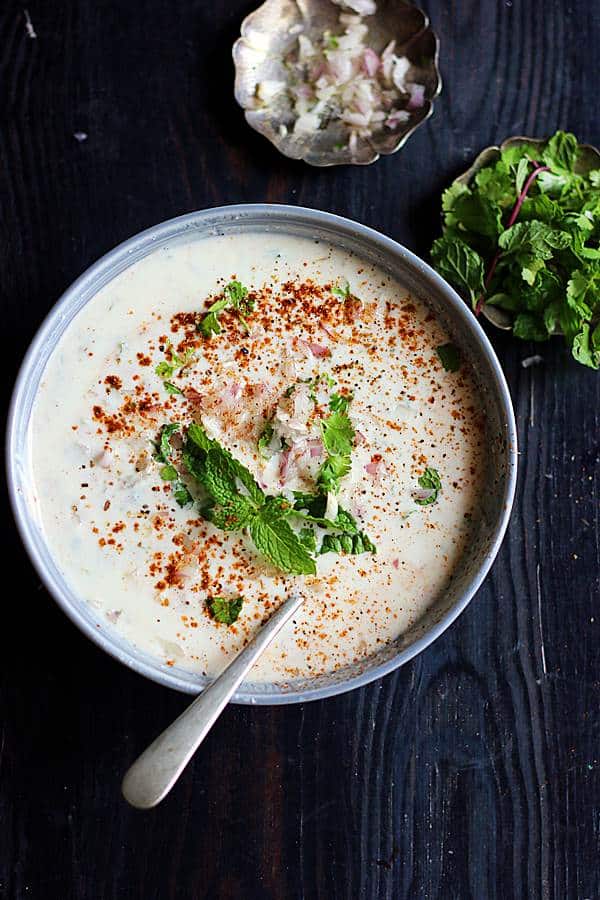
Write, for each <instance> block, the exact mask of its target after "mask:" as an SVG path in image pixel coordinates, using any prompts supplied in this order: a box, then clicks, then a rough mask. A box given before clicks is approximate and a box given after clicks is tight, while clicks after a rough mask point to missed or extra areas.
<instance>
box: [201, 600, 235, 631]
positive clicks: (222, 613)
mask: <svg viewBox="0 0 600 900" xmlns="http://www.w3.org/2000/svg"><path fill="white" fill-rule="evenodd" d="M243 603H244V598H243V597H230V598H227V597H209V598H208V600H207V601H206V606H207V607H208V611H209V613H210V615H211V616H212V618H213V619H214V620H215V622H220V623H221V624H222V625H233V623H234V622H237V620H238V618H239V615H240V613H241V611H242V605H243Z"/></svg>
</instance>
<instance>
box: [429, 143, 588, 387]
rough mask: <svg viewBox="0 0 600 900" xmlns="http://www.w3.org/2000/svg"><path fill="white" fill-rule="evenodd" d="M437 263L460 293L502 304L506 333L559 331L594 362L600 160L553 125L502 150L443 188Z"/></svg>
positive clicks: (541, 335)
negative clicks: (550, 132) (595, 165)
mask: <svg viewBox="0 0 600 900" xmlns="http://www.w3.org/2000/svg"><path fill="white" fill-rule="evenodd" d="M442 208H443V215H444V231H443V237H441V238H439V239H438V240H436V241H435V242H434V244H433V247H432V250H431V256H432V260H433V263H434V265H435V267H436V269H437V270H438V272H439V273H440V274H441V275H442V276H443V277H444V278H446V279H447V280H448V281H449V282H450V283H451V284H452V285H454V287H456V288H457V290H458V291H459V292H460V293H461V294H463V295H464V296H465V297H468V298H469V300H470V301H471V303H472V305H473V308H474V309H475V310H476V312H477V313H479V311H480V310H481V307H482V305H483V304H487V305H491V306H497V307H500V308H501V309H504V310H506V311H507V312H508V313H509V314H510V316H511V317H512V318H513V333H514V335H515V336H516V337H519V338H522V339H524V340H533V341H545V340H547V339H548V338H549V337H550V336H551V335H552V334H554V333H555V332H557V331H562V333H563V334H564V336H565V339H566V341H567V343H568V345H569V347H570V348H571V351H572V353H573V356H574V357H575V359H576V360H577V361H578V362H580V363H583V364H584V365H586V366H590V367H591V368H593V369H598V368H599V367H600V324H598V317H599V315H600V169H596V170H593V171H587V172H584V166H583V165H582V149H581V148H580V146H579V145H578V143H577V139H576V138H575V136H574V135H572V134H567V133H565V132H562V131H558V132H557V133H556V134H555V135H554V136H553V137H552V138H550V139H549V140H548V141H547V142H546V143H545V144H544V145H543V146H542V147H541V148H540V147H539V146H534V145H532V144H527V143H523V144H521V145H519V146H511V147H508V148H506V149H505V150H503V151H502V153H501V155H500V158H499V159H498V161H497V162H495V163H493V164H492V165H488V166H484V167H483V168H482V169H480V170H479V172H478V173H477V175H476V176H475V178H474V180H473V182H472V184H471V185H470V186H467V185H464V184H461V183H459V182H455V183H454V184H452V185H451V186H450V187H449V188H448V189H447V190H446V191H445V192H444V194H443V196H442Z"/></svg>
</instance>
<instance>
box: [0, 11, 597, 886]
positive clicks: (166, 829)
mask: <svg viewBox="0 0 600 900" xmlns="http://www.w3.org/2000/svg"><path fill="white" fill-rule="evenodd" d="M251 8H252V4H251V3H250V2H238V0H235V2H234V0H229V2H225V0H219V2H214V3H206V2H202V0H178V2H177V3H164V2H162V3H161V2H158V0H138V2H136V3H123V2H118V0H94V2H92V0H79V2H76V0H53V2H52V3H47V2H43V0H29V6H28V9H29V14H30V17H31V21H32V23H33V27H34V29H35V32H36V34H37V37H36V38H35V39H32V38H30V37H29V36H28V34H27V30H26V28H25V19H24V13H23V7H22V5H21V3H17V2H15V0H4V2H3V3H2V4H1V5H0V262H1V268H0V284H1V293H2V309H3V317H2V318H3V328H4V335H5V338H4V342H3V343H4V347H3V358H4V371H5V377H4V378H3V379H2V392H3V399H4V400H8V395H9V392H10V388H11V384H12V378H13V376H14V373H15V372H16V368H17V366H18V363H19V361H20V359H21V357H22V354H23V352H24V349H25V347H26V345H27V343H28V341H29V339H30V338H31V336H32V335H33V333H34V331H35V329H36V327H37V325H38V324H39V322H40V320H41V318H42V317H43V315H44V314H45V312H46V311H47V310H48V309H49V308H50V306H51V305H52V303H54V301H55V300H56V298H57V297H58V296H59V295H60V293H61V292H62V291H63V290H64V289H65V288H66V287H67V286H68V285H69V283H70V282H71V281H72V280H73V279H74V278H75V277H76V276H77V275H79V274H80V273H81V272H82V271H83V270H84V269H85V268H86V267H87V266H88V265H89V264H90V263H91V262H93V261H94V260H95V259H96V258H97V257H98V256H100V255H101V254H102V253H103V252H105V251H106V250H108V249H110V248H111V247H112V246H114V245H115V244H116V243H118V242H119V241H121V240H123V239H124V238H126V237H128V236H130V235H132V234H134V233H135V232H137V231H139V230H140V229H142V228H145V227H146V226H149V225H151V224H153V223H155V222H158V221H160V220H162V219H166V218H168V217H170V216H174V215H177V214H180V213H184V212H186V211H188V210H192V209H196V208H199V207H204V206H208V205H215V204H220V203H228V202H235V201H258V200H271V201H282V202H289V203H297V204H303V205H306V206H313V207H319V208H323V209H327V210H331V211H333V212H338V213H342V214H344V215H348V216H350V217H352V218H355V219H358V220H360V221H362V222H364V223H366V224H368V225H372V226H374V227H375V228H378V229H380V230H382V231H384V232H386V233H388V234H390V235H392V236H393V237H395V238H397V239H398V240H400V241H401V242H402V243H404V244H406V245H407V246H408V247H410V248H411V249H414V250H416V251H417V252H418V253H420V254H422V255H424V254H426V253H427V250H428V248H429V246H430V244H431V240H432V238H433V236H434V235H435V233H436V230H437V228H438V215H439V194H440V190H441V189H442V187H443V186H444V185H445V184H446V183H447V182H448V180H449V179H450V178H451V177H453V176H454V175H455V174H457V173H458V172H459V171H460V170H461V169H462V168H465V164H466V163H467V162H468V161H469V160H471V158H472V157H473V155H474V154H475V153H476V152H477V151H478V150H479V149H480V148H481V147H483V146H485V145H487V144H490V143H492V142H495V141H498V140H501V139H503V138H504V137H506V136H508V135H510V134H514V133H529V134H532V135H537V136H543V135H546V134H548V133H550V132H552V131H553V130H554V129H555V128H556V127H558V126H561V127H568V128H571V129H572V130H574V131H575V132H576V133H577V134H578V135H579V137H580V138H581V139H583V140H587V141H590V142H592V143H596V144H600V131H599V130H598V129H599V120H598V99H597V90H598V84H597V61H598V58H600V19H599V17H598V15H597V8H596V4H594V3H590V2H588V0H570V2H569V3H564V2H560V0H546V2H542V0H529V2H524V0H513V2H503V0H461V2H460V3H459V2H457V0H450V2H448V0H428V3H427V9H428V12H429V13H430V15H431V18H432V21H433V23H434V26H435V27H436V29H437V30H438V32H439V34H440V36H441V39H442V71H443V76H444V81H445V86H444V91H443V94H442V97H441V98H440V100H439V102H438V104H437V107H436V112H435V116H434V118H433V119H432V120H431V121H430V122H429V123H428V124H427V125H426V126H425V127H423V128H422V129H421V130H419V131H418V132H417V133H416V134H415V135H414V137H413V138H411V140H410V141H409V143H408V145H407V146H406V148H405V149H404V150H403V151H401V152H400V153H399V154H398V155H397V156H395V157H392V158H389V159H385V160H381V161H380V162H378V163H377V164H375V165H374V166H370V167H367V168H365V169H359V168H357V169H353V170H350V169H339V170H328V171H317V170H312V169H310V168H308V167H306V166H304V165H303V164H301V163H293V162H290V161H287V160H285V159H283V158H282V157H280V156H278V155H277V153H276V152H275V151H274V150H273V149H272V148H271V147H270V145H269V144H268V143H266V142H265V141H264V139H262V138H260V137H259V136H257V135H255V134H254V133H253V132H251V131H250V130H249V129H248V128H247V126H246V125H245V123H244V121H243V118H242V115H241V113H240V112H239V110H237V108H236V107H235V104H234V102H233V100H232V91H231V88H232V67H231V62H230V46H231V43H232V41H233V39H234V37H235V36H236V31H237V30H238V28H239V23H240V20H241V18H242V17H243V15H245V14H246V13H247V12H249V11H250V9H251ZM75 132H85V133H87V135H88V138H87V140H85V141H84V142H78V141H77V140H76V139H75V138H74V133H75ZM490 336H491V338H492V340H493V342H494V345H495V347H496V349H497V351H498V354H499V356H500V359H501V361H502V364H503V366H504V369H505V371H506V373H507V375H508V378H509V382H510V387H511V392H512V395H513V398H514V401H515V407H516V413H517V418H518V425H519V437H520V447H521V470H520V476H519V486H518V494H517V503H516V507H515V511H514V515H513V519H512V523H511V527H510V531H509V535H508V537H507V539H506V541H505V544H504V547H503V549H502V552H501V554H500V557H499V559H498V561H497V563H496V565H495V567H494V569H493V572H492V574H491V576H490V577H489V578H488V579H487V581H486V583H485V585H484V587H483V588H482V589H481V591H480V592H479V594H478V596H477V597H476V599H475V600H474V601H473V603H472V604H471V606H470V608H469V609H468V610H467V611H466V612H465V613H464V614H463V615H462V616H461V618H460V619H459V621H458V622H457V623H456V624H455V625H454V626H453V627H452V628H451V629H450V630H449V632H447V633H446V634H445V635H444V636H443V637H442V638H441V639H440V640H438V641H437V642H436V643H435V645H434V646H433V647H431V648H430V649H429V650H427V651H426V652H425V653H423V654H422V655H421V656H420V657H419V658H418V659H417V660H415V661H414V662H413V663H412V664H410V665H407V666H405V667H404V668H403V669H402V670H401V671H398V672H397V673H395V674H393V675H390V676H388V677H387V678H385V679H384V680H382V681H379V682H377V683H375V684H372V685H370V686H369V687H366V688H364V689H362V690H359V691H355V692H353V693H352V694H348V695H345V696H342V697H339V698H337V699H333V700H328V701H325V702H319V703H313V704H307V705H305V706H304V707H291V708H287V709H248V708H243V707H231V708H230V709H229V710H228V711H227V712H226V714H225V715H224V716H223V718H222V720H221V721H220V722H219V724H218V725H217V727H216V728H215V730H214V732H213V733H212V734H211V735H210V737H209V739H208V740H207V742H206V744H205V746H204V749H203V750H202V752H201V753H200V755H199V756H198V758H197V760H196V761H195V763H194V764H193V766H192V767H191V768H190V769H189V771H188V772H186V774H185V776H184V777H183V779H182V781H181V784H180V786H179V788H178V790H177V791H175V792H174V793H173V795H172V796H171V797H170V798H168V800H167V801H166V802H165V803H164V804H163V805H162V806H161V807H160V808H159V809H158V810H157V811H154V812H151V813H148V814H140V813H136V812H134V811H133V810H130V809H128V808H127V807H126V806H125V804H124V803H123V802H122V801H121V800H120V798H119V790H118V789H119V781H120V777H121V775H122V772H123V771H124V769H125V767H126V766H127V764H128V763H129V762H130V761H131V760H132V759H133V758H134V756H135V755H136V754H137V753H138V752H139V751H140V750H141V749H142V748H143V747H144V746H145V745H146V744H147V742H148V741H149V740H150V739H151V738H152V737H153V736H154V735H155V734H156V733H157V732H158V731H159V730H160V729H161V728H162V727H163V726H165V725H166V724H167V723H168V722H169V721H170V720H171V719H172V718H173V717H174V716H175V715H176V714H177V712H178V711H179V710H181V709H182V708H183V706H184V704H185V703H186V699H185V698H184V697H181V696H178V695H177V694H175V693H171V692H169V691H167V690H166V689H162V688H160V687H158V686H156V685H153V684H149V683H147V682H146V681H144V680H143V679H142V678H141V677H139V676H137V675H134V674H132V673H130V672H128V671H126V670H124V669H123V668H121V667H120V666H119V665H118V664H117V663H116V662H113V661H112V660H111V659H109V658H108V657H107V656H105V655H104V654H102V653H101V652H100V651H99V650H97V649H96V648H95V647H93V646H91V645H90V644H89V643H88V642H87V641H86V640H85V639H84V638H83V637H82V636H81V635H80V634H79V633H78V632H77V631H76V629H75V628H74V627H73V626H72V625H71V624H70V623H69V622H68V621H67V620H66V618H65V617H64V616H63V615H62V614H61V613H60V612H59V610H58V609H57V608H56V607H55V606H54V604H53V603H52V602H51V601H50V599H49V597H48V596H47V595H46V593H45V592H44V590H43V589H42V588H41V585H40V584H39V582H38V580H37V578H36V576H35V575H34V573H33V571H32V570H31V568H30V566H29V564H28V561H27V559H26V557H25V554H24V552H23V550H22V549H21V547H20V544H19V542H18V540H17V538H16V536H15V534H14V527H13V524H12V520H11V519H10V517H9V516H8V515H6V516H5V517H4V519H3V542H4V544H5V546H8V552H9V558H10V559H11V560H14V563H15V566H16V568H15V571H18V572H19V581H18V584H17V587H16V588H11V589H10V590H9V591H5V594H4V598H3V606H2V608H3V620H2V655H1V661H0V823H1V834H0V897H2V898H4V897H6V898H11V900H13V898H14V900H25V898H36V900H37V898H42V900H54V898H57V900H71V898H74V900H99V898H100V900H113V898H119V900H120V898H135V900H137V898H140V900H141V898H143V900H153V898H159V900H163V898H167V900H171V898H173V900H175V898H177V900H179V898H181V900H188V898H210V900H215V898H216V900H254V898H257V900H363V898H366V900H371V898H373V900H496V898H498V900H507V898H516V900H519V898H527V900H537V898H540V900H585V898H589V900H597V898H599V897H600V874H599V870H600V863H599V860H600V751H599V749H598V748H599V740H600V718H599V712H600V639H599V638H600V609H599V608H598V599H599V595H600V591H599V587H600V585H599V569H600V548H599V538H598V535H599V521H598V518H599V515H598V488H599V485H598V473H599V465H598V463H599V452H600V451H599V436H600V422H599V410H600V394H599V383H600V382H599V379H598V375H597V374H595V373H593V372H589V371H584V370H583V369H582V368H581V367H578V366H576V365H575V364H574V363H573V362H572V361H571V360H570V358H569V355H568V353H567V352H566V351H565V349H564V348H563V347H562V346H561V344H560V342H554V341H553V342H551V343H550V344H548V345H545V346H544V347H543V348H542V351H541V352H542V355H543V357H544V362H543V364H542V365H540V366H539V367H531V368H529V369H523V368H522V367H521V365H520V361H521V360H522V359H523V358H524V357H526V356H528V355H530V353H531V349H532V348H531V347H530V346H528V345H526V344H520V343H518V342H516V341H514V340H512V339H511V338H510V337H507V336H506V335H503V334H499V333H498V332H493V333H491V334H490ZM74 377H76V369H75V370H74Z"/></svg>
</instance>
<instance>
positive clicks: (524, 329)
mask: <svg viewBox="0 0 600 900" xmlns="http://www.w3.org/2000/svg"><path fill="white" fill-rule="evenodd" d="M513 334H514V336H515V337H518V338H520V339H521V340H522V341H545V340H547V339H548V338H549V337H550V335H549V333H548V329H547V327H546V324H545V322H544V319H543V317H541V316H539V315H535V314H534V313H519V314H518V315H517V316H516V318H515V321H514V323H513Z"/></svg>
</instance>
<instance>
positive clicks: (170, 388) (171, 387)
mask: <svg viewBox="0 0 600 900" xmlns="http://www.w3.org/2000/svg"><path fill="white" fill-rule="evenodd" d="M163 387H164V389H165V390H166V392H167V394H181V395H182V396H183V391H182V390H181V388H178V387H177V385H176V384H173V383H172V382H171V381H163Z"/></svg>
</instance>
